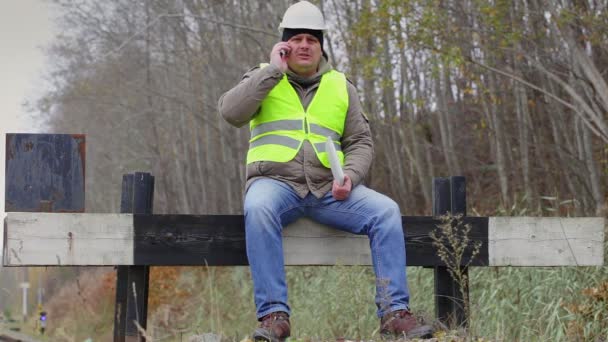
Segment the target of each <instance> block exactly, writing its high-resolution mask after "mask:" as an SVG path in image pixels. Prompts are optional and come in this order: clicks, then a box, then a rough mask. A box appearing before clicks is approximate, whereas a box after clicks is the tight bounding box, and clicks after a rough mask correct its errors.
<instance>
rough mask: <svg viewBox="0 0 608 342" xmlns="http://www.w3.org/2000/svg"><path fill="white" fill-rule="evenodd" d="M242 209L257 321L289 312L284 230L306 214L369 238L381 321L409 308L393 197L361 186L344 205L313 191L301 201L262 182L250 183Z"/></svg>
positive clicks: (287, 190)
mask: <svg viewBox="0 0 608 342" xmlns="http://www.w3.org/2000/svg"><path fill="white" fill-rule="evenodd" d="M244 209H245V228H246V242H247V257H248V258H249V264H250V267H251V276H252V278H253V288H254V300H255V306H256V314H257V317H258V318H261V317H263V316H265V315H267V314H269V313H271V312H275V311H285V312H287V313H288V314H290V309H289V305H288V304H287V283H286V281H285V270H284V261H283V239H282V235H281V231H282V230H283V227H285V226H287V225H288V224H290V223H292V222H294V221H295V220H297V219H298V218H300V217H302V216H307V217H310V218H311V219H313V220H315V221H317V222H319V223H322V224H325V225H328V226H331V227H333V228H336V229H340V230H343V231H347V232H351V233H354V234H359V235H362V234H366V235H367V236H368V237H369V240H370V248H371V255H372V264H373V266H374V272H375V274H376V298H375V300H376V306H377V307H378V311H377V313H378V317H382V316H383V315H384V314H386V313H388V312H392V311H395V310H400V309H408V303H409V291H408V287H407V279H406V272H405V243H404V242H405V239H404V235H403V228H402V223H401V213H400V211H399V206H398V205H397V203H395V201H393V200H392V199H390V198H388V197H387V196H385V195H382V194H380V193H378V192H376V191H374V190H371V189H369V188H367V187H365V186H363V185H358V186H357V187H355V188H354V189H353V190H352V191H351V193H350V195H349V197H348V198H347V199H346V200H344V201H337V200H335V199H334V198H333V196H332V194H331V191H329V192H328V193H327V194H326V195H325V196H323V198H316V197H315V196H314V195H312V194H310V193H309V194H308V196H306V197H305V198H303V199H302V198H300V197H299V196H298V195H297V194H296V193H295V192H294V191H293V189H292V188H291V187H290V186H289V185H287V184H285V183H283V182H280V181H277V180H273V179H268V178H263V179H259V180H256V181H255V182H253V184H251V185H250V187H249V189H248V191H247V194H246V195H245V208H244Z"/></svg>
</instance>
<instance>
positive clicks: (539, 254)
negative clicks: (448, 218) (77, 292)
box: [4, 213, 604, 266]
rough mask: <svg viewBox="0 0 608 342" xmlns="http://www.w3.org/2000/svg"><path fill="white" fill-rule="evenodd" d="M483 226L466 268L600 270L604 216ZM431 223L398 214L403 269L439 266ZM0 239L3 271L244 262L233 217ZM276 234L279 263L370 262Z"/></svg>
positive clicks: (295, 228) (335, 246)
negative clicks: (282, 254)
mask: <svg viewBox="0 0 608 342" xmlns="http://www.w3.org/2000/svg"><path fill="white" fill-rule="evenodd" d="M490 220H491V222H493V223H492V228H491V229H490V233H489V236H488V218H484V217H466V218H465V221H466V222H468V223H470V224H471V226H472V232H471V238H472V240H473V241H480V242H482V244H483V245H484V246H485V247H484V246H482V250H481V252H480V254H479V255H477V257H476V258H475V260H473V262H472V263H471V266H484V265H490V266H503V265H504V266H506V265H517V266H563V265H573V266H574V265H603V262H604V260H603V250H604V248H603V247H604V246H603V241H604V235H603V229H604V219H603V218H569V219H558V218H510V217H501V218H490ZM439 222H440V221H439V220H438V219H435V218H433V217H425V216H414V217H410V216H404V217H403V226H404V230H405V232H406V236H407V237H406V248H407V264H408V265H409V266H436V265H442V262H441V260H440V259H439V258H438V257H437V255H436V251H435V248H434V247H433V246H432V240H431V238H430V237H429V233H430V232H431V231H432V230H433V229H435V227H436V225H437V224H438V223H439ZM562 226H563V229H562V228H561V227H562ZM5 233H6V241H5V245H6V246H5V249H4V252H5V255H4V264H5V265H6V266H25V265H31V266H34V265H159V266H161V265H167V266H170V265H205V264H208V265H247V257H246V254H245V229H244V222H243V217H242V216H241V215H201V216H197V215H131V214H67V213H66V214H50V213H8V220H7V228H6V232H5ZM70 233H71V234H72V238H71V239H70V238H69V234H70ZM284 236H285V239H284V247H285V248H284V251H285V260H286V264H287V265H333V264H342V265H354V264H370V263H371V258H370V254H369V243H368V240H367V237H366V236H356V235H351V234H349V233H344V232H341V231H338V230H334V229H331V228H328V227H324V226H321V225H319V224H317V223H314V222H312V221H310V220H305V219H302V220H300V221H298V222H296V223H294V224H293V225H292V226H289V227H287V228H285V231H284ZM564 236H567V237H568V240H567V241H566V240H565V239H564V238H563V237H564ZM488 239H489V241H490V242H489V243H488ZM70 241H71V242H70ZM570 251H572V252H570Z"/></svg>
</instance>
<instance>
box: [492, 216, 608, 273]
mask: <svg viewBox="0 0 608 342" xmlns="http://www.w3.org/2000/svg"><path fill="white" fill-rule="evenodd" d="M604 227H605V219H604V218H602V217H579V218H561V217H491V218H490V221H489V231H488V234H489V239H490V245H489V247H490V248H489V251H490V256H489V257H490V260H489V261H490V265H493V266H593V265H603V264H604Z"/></svg>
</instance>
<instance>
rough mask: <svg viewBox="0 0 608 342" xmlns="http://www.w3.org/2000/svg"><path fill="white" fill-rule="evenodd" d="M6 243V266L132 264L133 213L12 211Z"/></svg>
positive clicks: (9, 217) (7, 228)
mask: <svg viewBox="0 0 608 342" xmlns="http://www.w3.org/2000/svg"><path fill="white" fill-rule="evenodd" d="M4 243H5V247H4V264H5V265H7V266H26V265H57V266H59V265H83V266H85V265H123V264H132V263H133V216H132V215H130V214H72V213H64V214H54V213H9V214H8V215H7V227H6V237H5V241H4Z"/></svg>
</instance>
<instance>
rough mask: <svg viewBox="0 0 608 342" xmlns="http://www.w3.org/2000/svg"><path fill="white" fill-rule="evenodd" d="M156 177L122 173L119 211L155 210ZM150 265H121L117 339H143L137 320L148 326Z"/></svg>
mask: <svg viewBox="0 0 608 342" xmlns="http://www.w3.org/2000/svg"><path fill="white" fill-rule="evenodd" d="M153 198H154V177H153V176H152V175H150V174H149V173H143V172H136V173H135V174H127V175H123V178H122V194H121V199H120V212H121V213H133V214H152V207H153ZM149 274H150V267H149V266H118V269H117V274H116V306H115V308H114V341H115V342H125V341H144V338H143V337H142V336H141V334H140V333H139V331H138V329H137V326H136V325H135V323H134V322H137V323H138V324H139V326H141V327H142V328H144V329H145V328H146V322H147V312H148V280H149Z"/></svg>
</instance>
